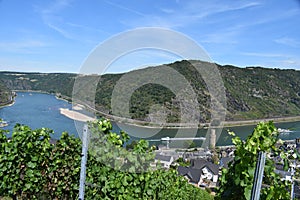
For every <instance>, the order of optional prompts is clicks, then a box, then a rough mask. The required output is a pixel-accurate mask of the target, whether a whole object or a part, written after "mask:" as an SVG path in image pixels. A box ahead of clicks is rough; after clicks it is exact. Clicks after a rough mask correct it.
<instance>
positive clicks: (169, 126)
mask: <svg viewBox="0 0 300 200" xmlns="http://www.w3.org/2000/svg"><path fill="white" fill-rule="evenodd" d="M14 92H38V93H46V94H51V93H48V92H45V91H36V90H14ZM52 95H55V97H56V98H57V99H60V100H64V101H66V102H68V103H71V102H70V97H66V96H64V95H61V94H53V93H52ZM58 95H59V96H58ZM13 103H14V102H13ZM13 103H12V104H11V105H13ZM6 106H10V105H6ZM73 109H74V110H82V109H86V110H88V111H91V112H92V113H97V114H99V115H101V116H103V117H106V118H108V119H110V120H112V121H114V122H117V123H118V122H119V123H124V124H128V125H131V126H137V127H143V128H162V127H163V128H165V129H189V128H204V129H205V128H208V127H211V126H210V124H209V123H199V124H185V123H165V124H157V123H151V122H146V121H140V120H134V119H128V118H122V117H117V116H114V115H110V114H107V113H104V112H101V111H99V110H96V109H95V108H92V107H91V106H89V105H86V104H85V103H84V102H78V103H76V104H74V105H73ZM62 112H63V113H64V115H65V116H67V117H68V116H70V118H71V119H74V120H78V121H81V120H87V119H90V120H94V118H92V119H91V118H90V117H89V116H82V115H84V114H82V113H79V115H78V114H76V113H72V112H75V111H72V110H70V112H67V111H62ZM77 116H78V118H77ZM262 121H273V122H274V123H282V122H296V121H300V116H292V117H278V118H265V119H252V120H242V121H225V122H222V124H221V126H219V127H220V128H222V127H226V128H230V127H236V126H247V125H256V124H257V123H259V122H262ZM216 128H218V127H216Z"/></svg>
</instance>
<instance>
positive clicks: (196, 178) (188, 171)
mask: <svg viewBox="0 0 300 200" xmlns="http://www.w3.org/2000/svg"><path fill="white" fill-rule="evenodd" d="M177 171H178V174H180V175H182V176H184V177H185V178H186V179H188V181H189V182H190V183H192V184H194V185H196V186H199V184H200V178H201V174H202V173H201V170H199V169H193V168H191V167H183V166H178V168H177Z"/></svg>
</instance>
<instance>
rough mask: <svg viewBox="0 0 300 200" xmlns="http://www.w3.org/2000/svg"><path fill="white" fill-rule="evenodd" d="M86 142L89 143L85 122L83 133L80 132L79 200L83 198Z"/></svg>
mask: <svg viewBox="0 0 300 200" xmlns="http://www.w3.org/2000/svg"><path fill="white" fill-rule="evenodd" d="M88 143H89V131H88V126H87V124H85V125H84V126H83V133H82V153H81V156H82V157H81V167H80V182H79V200H84V188H85V176H86V161H87V150H88Z"/></svg>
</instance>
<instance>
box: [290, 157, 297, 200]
mask: <svg viewBox="0 0 300 200" xmlns="http://www.w3.org/2000/svg"><path fill="white" fill-rule="evenodd" d="M294 167H296V160H294V165H293V166H292V167H291V176H292V177H291V178H292V186H291V200H293V199H294V187H295V185H294V175H295V168H294Z"/></svg>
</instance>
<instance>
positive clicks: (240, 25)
mask: <svg viewBox="0 0 300 200" xmlns="http://www.w3.org/2000/svg"><path fill="white" fill-rule="evenodd" d="M149 26H150V27H162V28H168V29H171V30H175V31H178V32H181V33H183V34H185V35H187V36H188V37H190V38H192V39H193V40H195V41H196V42H197V43H198V44H199V45H201V46H202V47H203V48H204V50H205V51H206V52H207V53H208V55H209V56H210V57H211V60H212V61H214V62H216V63H219V64H232V65H236V66H241V67H245V66H263V67H272V68H292V69H299V70H300V2H299V1H297V0H286V1H282V0H259V1H253V0H251V1H243V0H242V1H234V0H232V1H230V0H219V1H218V0H209V1H207V0H205V1H204V0H203V1H202V0H164V1H159V0H156V1H154V0H128V1H124V0H123V1H121V0H87V1H82V0H43V1H40V0H26V1H22V0H0V27H1V31H0V70H1V71H3V70H12V71H39V72H79V70H80V67H81V65H82V63H83V61H84V60H85V59H86V58H87V56H88V55H89V53H90V52H91V51H92V50H93V49H94V48H95V47H96V46H97V45H98V44H100V43H101V42H103V41H105V40H107V39H108V38H110V37H112V36H113V35H115V34H119V33H121V32H123V31H127V30H131V29H134V28H139V27H149ZM143 53H144V52H140V54H139V55H134V54H132V55H129V56H127V58H126V59H125V60H124V61H122V60H120V61H117V62H116V63H118V62H119V64H116V65H115V67H114V68H113V69H111V70H108V71H111V72H121V71H128V70H131V69H134V68H136V66H143V65H149V64H153V65H155V64H160V63H163V62H172V61H174V60H176V59H178V58H175V57H174V56H172V55H167V54H166V53H163V54H160V53H157V52H156V54H155V55H156V56H157V57H156V56H152V57H151V59H152V60H149V59H145V58H144V60H143V59H142V57H143V56H142V54H143ZM148 53H149V52H148ZM150 54H151V52H150ZM148 57H149V56H148ZM134 63H135V64H134ZM143 63H144V64H143Z"/></svg>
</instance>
